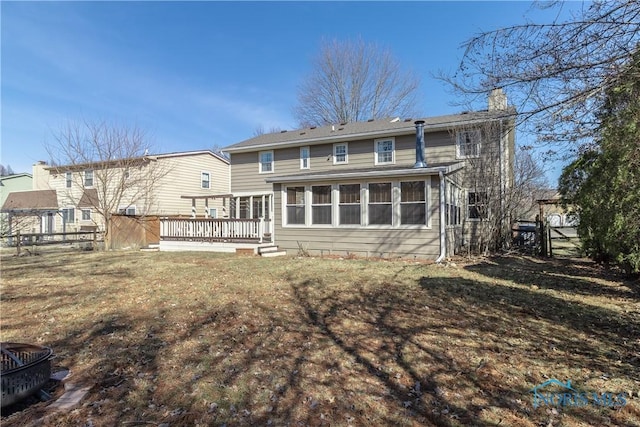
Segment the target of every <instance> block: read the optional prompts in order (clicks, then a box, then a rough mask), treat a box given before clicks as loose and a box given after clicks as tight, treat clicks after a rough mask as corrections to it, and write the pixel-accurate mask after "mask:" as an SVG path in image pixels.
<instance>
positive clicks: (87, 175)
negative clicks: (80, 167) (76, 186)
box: [84, 169, 93, 187]
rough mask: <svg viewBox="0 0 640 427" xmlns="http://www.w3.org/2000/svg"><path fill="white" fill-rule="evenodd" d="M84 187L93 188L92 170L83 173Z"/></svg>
mask: <svg viewBox="0 0 640 427" xmlns="http://www.w3.org/2000/svg"><path fill="white" fill-rule="evenodd" d="M84 186H85V187H93V170H92V169H88V170H86V171H84Z"/></svg>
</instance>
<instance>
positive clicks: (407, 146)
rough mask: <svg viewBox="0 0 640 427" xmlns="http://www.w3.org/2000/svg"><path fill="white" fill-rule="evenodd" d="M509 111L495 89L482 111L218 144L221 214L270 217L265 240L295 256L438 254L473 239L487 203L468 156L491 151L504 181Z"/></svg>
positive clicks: (510, 148) (508, 180)
mask: <svg viewBox="0 0 640 427" xmlns="http://www.w3.org/2000/svg"><path fill="white" fill-rule="evenodd" d="M513 117H514V110H513V109H512V108H509V107H508V106H507V101H506V97H505V96H504V94H503V93H502V91H501V90H499V89H498V90H495V91H494V92H493V93H492V94H491V97H490V98H489V108H488V110H486V111H477V112H469V113H464V114H458V115H447V116H440V117H429V118H423V119H400V118H392V119H385V120H370V121H368V122H358V123H336V124H333V125H329V126H322V127H310V128H306V129H297V130H293V131H281V132H278V133H271V134H264V135H260V136H257V137H255V138H251V139H248V140H246V141H243V142H239V143H237V144H233V145H231V146H228V147H226V148H225V149H224V151H225V152H226V153H228V154H229V155H230V158H231V193H232V194H231V195H230V197H229V198H228V203H229V206H230V208H231V210H230V215H231V217H232V218H268V219H269V220H272V221H273V225H272V229H271V231H272V235H271V238H272V241H273V243H274V244H276V245H277V246H278V247H279V248H280V249H284V250H287V251H289V252H290V253H291V252H293V253H294V254H295V253H296V252H302V253H308V254H311V255H323V254H324V255H347V256H348V255H356V256H372V257H408V258H423V259H424V258H426V259H437V260H441V259H443V258H444V257H445V256H447V255H448V254H449V255H450V254H453V252H455V251H456V250H458V249H459V248H460V247H461V246H462V245H464V244H468V243H469V241H470V240H472V239H473V230H474V227H473V226H469V224H471V225H473V223H474V222H475V221H478V220H479V216H480V213H481V212H482V210H483V205H484V204H485V203H486V197H487V196H486V195H487V194H488V193H487V192H485V191H484V190H482V191H478V185H477V182H476V183H472V182H471V181H472V179H473V178H474V177H477V174H474V173H470V172H472V168H474V167H477V166H474V163H473V161H474V160H475V159H476V158H480V157H481V156H482V153H485V152H492V153H496V156H494V158H495V159H496V161H495V162H494V163H497V165H495V166H496V167H495V170H496V173H497V174H498V180H497V182H498V184H497V185H498V187H499V191H498V193H499V192H500V191H504V190H505V189H506V188H508V187H509V186H510V185H512V181H513V156H514V144H515V142H514V138H515V129H514V126H515V125H514V120H513ZM488 124H490V125H491V126H488ZM487 129H491V131H490V132H488V131H487ZM487 185H488V184H487ZM465 224H466V226H465Z"/></svg>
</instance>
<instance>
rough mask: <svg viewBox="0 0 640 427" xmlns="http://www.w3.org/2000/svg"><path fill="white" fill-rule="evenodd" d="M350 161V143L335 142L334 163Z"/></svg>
mask: <svg viewBox="0 0 640 427" xmlns="http://www.w3.org/2000/svg"><path fill="white" fill-rule="evenodd" d="M346 163H349V144H347V143H346V142H345V143H342V144H333V164H334V165H339V164H346Z"/></svg>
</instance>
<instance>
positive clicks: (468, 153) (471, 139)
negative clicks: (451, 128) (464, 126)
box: [456, 129, 480, 159]
mask: <svg viewBox="0 0 640 427" xmlns="http://www.w3.org/2000/svg"><path fill="white" fill-rule="evenodd" d="M456 154H457V156H458V158H459V159H466V158H473V157H478V156H480V129H472V130H462V131H458V133H457V134H456Z"/></svg>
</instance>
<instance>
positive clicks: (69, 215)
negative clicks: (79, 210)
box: [62, 208, 76, 224]
mask: <svg viewBox="0 0 640 427" xmlns="http://www.w3.org/2000/svg"><path fill="white" fill-rule="evenodd" d="M62 221H63V222H64V223H65V224H73V223H74V222H75V221H76V209H75V208H63V209H62Z"/></svg>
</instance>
